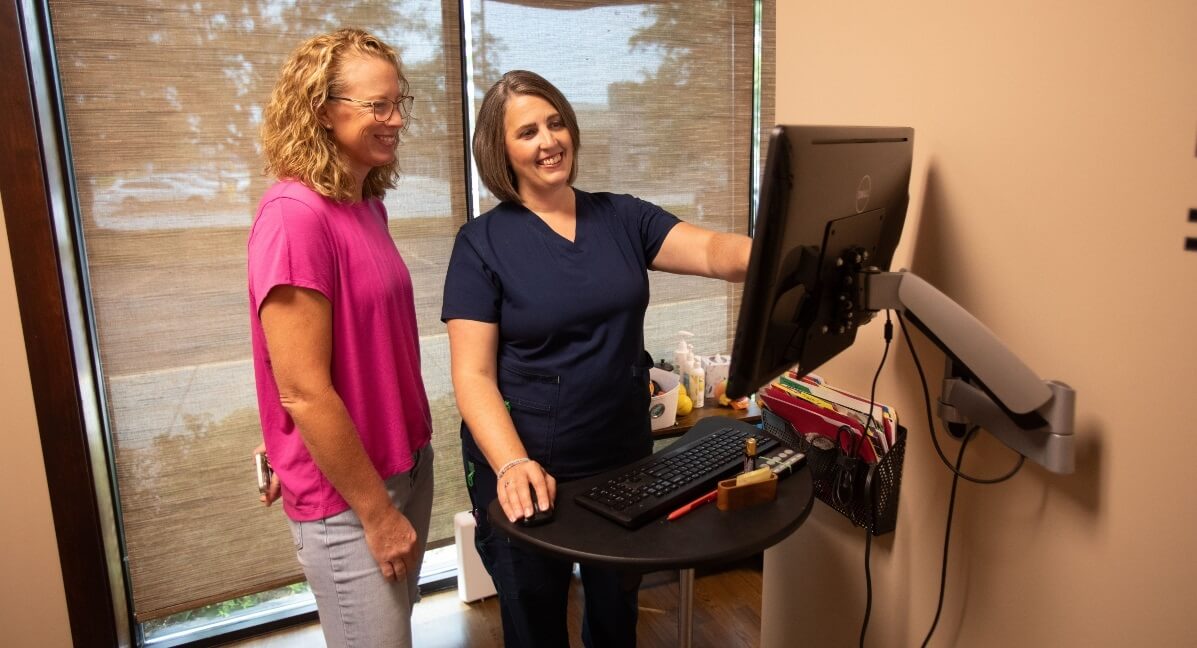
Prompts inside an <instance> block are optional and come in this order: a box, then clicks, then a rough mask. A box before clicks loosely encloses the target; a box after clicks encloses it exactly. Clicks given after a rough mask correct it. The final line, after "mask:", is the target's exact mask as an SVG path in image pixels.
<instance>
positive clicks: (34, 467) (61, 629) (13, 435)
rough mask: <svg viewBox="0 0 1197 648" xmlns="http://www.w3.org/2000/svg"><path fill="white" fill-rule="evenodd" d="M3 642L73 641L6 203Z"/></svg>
mask: <svg viewBox="0 0 1197 648" xmlns="http://www.w3.org/2000/svg"><path fill="white" fill-rule="evenodd" d="M0 358H4V363H3V365H2V368H0V412H3V416H4V426H3V428H0V439H2V440H0V520H3V523H0V628H2V630H0V635H2V636H3V638H2V640H0V643H3V644H4V645H6V646H69V645H71V629H70V624H69V622H68V620H67V607H66V594H65V593H64V592H63V587H62V570H61V567H59V564H58V543H57V540H55V537H54V521H53V519H52V518H51V515H50V495H49V491H48V490H47V488H46V469H45V465H44V463H43V461H42V446H41V438H40V437H39V436H38V427H37V417H36V414H35V413H34V409H33V391H32V389H31V388H30V383H29V364H28V362H26V359H25V338H24V335H23V333H22V331H21V316H20V313H19V311H18V310H17V293H16V288H15V286H14V284H13V267H12V257H11V256H10V254H9V250H8V232H7V229H6V228H5V227H4V211H3V207H2V206H0Z"/></svg>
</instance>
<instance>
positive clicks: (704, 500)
mask: <svg viewBox="0 0 1197 648" xmlns="http://www.w3.org/2000/svg"><path fill="white" fill-rule="evenodd" d="M718 493H719V491H718V490H713V491H711V492H709V493H707V494H706V495H703V496H702V497H700V498H698V499H696V500H694V501H693V502H690V503H689V504H687V505H685V506H683V507H681V508H680V509H678V510H676V511H674V512H673V513H670V514H669V517H667V518H665V519H666V520H669V521H670V522H672V521H674V520H676V519H678V518H680V517H682V516H683V515H685V514H687V513H689V512H690V511H693V510H694V509H696V508H698V507H700V506H702V505H703V504H706V503H707V502H714V501H715V497H716V495H718Z"/></svg>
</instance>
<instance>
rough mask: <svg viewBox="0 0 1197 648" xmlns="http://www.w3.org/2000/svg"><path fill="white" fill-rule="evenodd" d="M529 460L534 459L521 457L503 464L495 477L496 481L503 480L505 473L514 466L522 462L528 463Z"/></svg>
mask: <svg viewBox="0 0 1197 648" xmlns="http://www.w3.org/2000/svg"><path fill="white" fill-rule="evenodd" d="M529 461H532V460H531V459H529V458H528V457H520V458H519V459H512V460H511V461H508V462H507V463H505V464H503V467H502V468H500V469H499V473H498V476H497V477H495V481H502V480H503V475H505V474H507V471H508V470H511V469H512V468H514V467H516V466H518V465H520V464H522V463H527V462H529Z"/></svg>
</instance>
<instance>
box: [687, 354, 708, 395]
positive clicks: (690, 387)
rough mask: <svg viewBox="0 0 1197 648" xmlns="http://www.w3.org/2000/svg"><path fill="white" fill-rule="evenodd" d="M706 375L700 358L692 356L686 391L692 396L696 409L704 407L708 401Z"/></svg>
mask: <svg viewBox="0 0 1197 648" xmlns="http://www.w3.org/2000/svg"><path fill="white" fill-rule="evenodd" d="M706 373H707V372H706V371H704V370H703V368H702V363H701V362H699V361H698V358H695V357H693V356H691V359H690V369H689V371H688V372H687V374H686V377H687V380H686V391H687V392H688V393H689V394H690V400H692V401H694V406H695V407H702V406H703V402H704V401H705V400H706V392H707V385H706Z"/></svg>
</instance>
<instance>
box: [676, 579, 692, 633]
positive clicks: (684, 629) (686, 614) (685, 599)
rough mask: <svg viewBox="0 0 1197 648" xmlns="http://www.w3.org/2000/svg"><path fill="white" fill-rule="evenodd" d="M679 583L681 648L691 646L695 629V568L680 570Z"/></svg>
mask: <svg viewBox="0 0 1197 648" xmlns="http://www.w3.org/2000/svg"><path fill="white" fill-rule="evenodd" d="M677 583H678V597H677V645H678V646H679V647H680V648H690V640H691V634H692V631H693V629H694V627H693V626H694V624H693V621H694V570H693V569H683V570H680V571H679V572H678V578H677Z"/></svg>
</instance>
